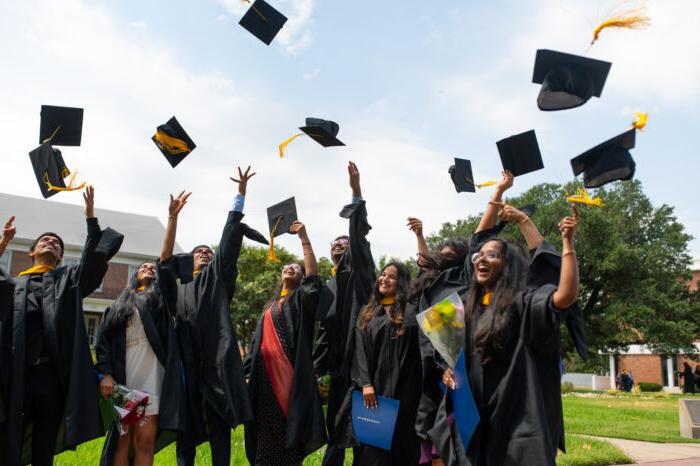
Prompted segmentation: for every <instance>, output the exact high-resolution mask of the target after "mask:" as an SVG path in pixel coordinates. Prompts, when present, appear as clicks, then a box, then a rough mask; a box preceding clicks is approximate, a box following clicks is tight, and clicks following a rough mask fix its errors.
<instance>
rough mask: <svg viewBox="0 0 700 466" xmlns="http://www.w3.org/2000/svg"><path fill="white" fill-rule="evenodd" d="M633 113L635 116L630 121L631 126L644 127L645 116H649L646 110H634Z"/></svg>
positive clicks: (645, 123)
mask: <svg viewBox="0 0 700 466" xmlns="http://www.w3.org/2000/svg"><path fill="white" fill-rule="evenodd" d="M634 114H635V116H636V117H637V118H636V119H635V120H634V121H633V122H632V128H634V129H640V130H641V129H644V127H645V126H646V125H647V118H648V117H649V114H648V113H646V112H634Z"/></svg>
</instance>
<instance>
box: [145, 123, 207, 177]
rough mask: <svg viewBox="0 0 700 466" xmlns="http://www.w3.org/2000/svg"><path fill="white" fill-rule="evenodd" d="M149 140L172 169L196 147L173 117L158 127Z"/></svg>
mask: <svg viewBox="0 0 700 466" xmlns="http://www.w3.org/2000/svg"><path fill="white" fill-rule="evenodd" d="M151 140H152V141H153V142H154V143H155V145H156V146H157V147H158V149H160V151H161V153H162V154H163V155H164V156H165V158H166V159H167V160H168V163H169V164H170V165H171V166H172V167H173V168H175V167H176V166H177V165H178V164H179V163H180V162H182V161H183V160H184V159H185V157H187V155H189V153H190V152H192V151H193V150H194V149H195V147H197V145H196V144H195V143H194V141H192V139H190V136H189V135H188V134H187V132H186V131H185V129H184V128H183V127H182V125H180V122H179V121H177V118H175V117H172V118H171V119H170V120H168V122H167V123H165V124H164V125H160V126H158V128H157V129H156V134H154V135H153V137H152V138H151Z"/></svg>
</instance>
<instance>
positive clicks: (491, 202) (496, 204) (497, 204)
mask: <svg viewBox="0 0 700 466" xmlns="http://www.w3.org/2000/svg"><path fill="white" fill-rule="evenodd" d="M489 204H491V205H495V206H498V207H500V206H501V205H502V204H503V202H496V201H489Z"/></svg>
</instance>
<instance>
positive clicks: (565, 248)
mask: <svg viewBox="0 0 700 466" xmlns="http://www.w3.org/2000/svg"><path fill="white" fill-rule="evenodd" d="M573 209H574V213H573V215H572V216H568V217H564V218H563V219H562V220H561V222H559V230H560V231H561V238H562V253H561V274H560V276H559V287H558V288H557V291H555V292H554V295H553V296H552V304H554V307H556V308H557V309H567V308H569V307H570V306H572V305H573V304H574V303H575V302H576V301H577V300H578V291H579V275H578V262H577V261H576V250H575V249H574V235H575V234H576V228H577V227H578V219H579V215H578V211H577V210H576V207H574V208H573Z"/></svg>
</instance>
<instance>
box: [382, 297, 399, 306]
mask: <svg viewBox="0 0 700 466" xmlns="http://www.w3.org/2000/svg"><path fill="white" fill-rule="evenodd" d="M395 302H396V296H389V297H388V298H382V299H381V301H379V304H381V305H382V306H390V305H392V304H394V303H395Z"/></svg>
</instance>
